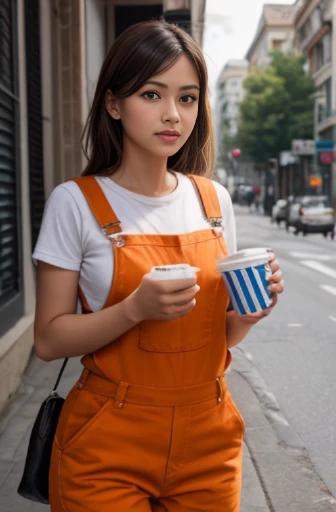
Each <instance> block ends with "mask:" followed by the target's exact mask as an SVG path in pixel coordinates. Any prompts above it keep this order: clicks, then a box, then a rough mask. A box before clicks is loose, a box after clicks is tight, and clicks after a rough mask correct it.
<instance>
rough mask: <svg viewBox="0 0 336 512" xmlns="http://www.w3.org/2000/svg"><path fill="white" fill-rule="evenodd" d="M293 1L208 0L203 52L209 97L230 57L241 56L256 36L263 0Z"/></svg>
mask: <svg viewBox="0 0 336 512" xmlns="http://www.w3.org/2000/svg"><path fill="white" fill-rule="evenodd" d="M266 3H269V4H293V3H295V2H294V0H268V1H264V0H207V1H206V10H205V26H204V35H203V52H204V55H205V58H206V62H207V66H208V72H209V86H210V94H211V99H212V100H213V98H214V94H215V93H214V86H215V82H216V80H217V77H218V75H219V73H220V72H221V70H222V68H223V66H224V64H226V62H227V61H228V60H229V59H243V58H244V57H245V55H246V53H247V50H248V48H249V46H250V44H251V43H252V41H253V38H254V36H255V33H256V30H257V27H258V23H259V19H260V16H261V13H262V6H263V4H266Z"/></svg>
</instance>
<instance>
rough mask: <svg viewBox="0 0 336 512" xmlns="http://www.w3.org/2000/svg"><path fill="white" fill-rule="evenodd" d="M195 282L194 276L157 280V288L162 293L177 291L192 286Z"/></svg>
mask: <svg viewBox="0 0 336 512" xmlns="http://www.w3.org/2000/svg"><path fill="white" fill-rule="evenodd" d="M196 282H197V281H196V277H190V278H187V279H171V280H166V281H157V283H158V284H159V288H160V290H162V292H163V293H179V292H181V291H185V290H188V289H190V288H192V287H193V286H195V284H196Z"/></svg>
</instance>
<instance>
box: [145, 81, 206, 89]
mask: <svg viewBox="0 0 336 512" xmlns="http://www.w3.org/2000/svg"><path fill="white" fill-rule="evenodd" d="M145 85H157V86H158V87H163V88H164V89H168V85H167V84H163V83H162V82H157V81H156V80H148V82H146V83H145V84H144V85H143V86H145ZM187 89H197V90H198V91H199V90H200V88H199V87H198V85H194V84H191V85H182V87H179V90H180V91H186V90H187Z"/></svg>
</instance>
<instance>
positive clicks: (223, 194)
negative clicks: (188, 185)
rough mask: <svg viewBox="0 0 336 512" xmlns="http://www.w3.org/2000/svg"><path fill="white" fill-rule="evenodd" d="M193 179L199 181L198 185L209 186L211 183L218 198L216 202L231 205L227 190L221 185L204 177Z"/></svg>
mask: <svg viewBox="0 0 336 512" xmlns="http://www.w3.org/2000/svg"><path fill="white" fill-rule="evenodd" d="M184 178H185V179H186V178H187V176H184ZM195 178H196V179H197V180H199V182H200V183H202V182H203V183H205V184H209V183H211V184H212V185H213V186H214V188H215V191H216V193H217V197H218V200H219V202H220V203H221V205H222V204H226V203H229V204H230V203H231V196H230V194H229V192H228V190H227V188H225V187H224V186H223V185H222V184H221V183H219V182H218V181H215V180H213V179H211V178H208V177H206V176H195Z"/></svg>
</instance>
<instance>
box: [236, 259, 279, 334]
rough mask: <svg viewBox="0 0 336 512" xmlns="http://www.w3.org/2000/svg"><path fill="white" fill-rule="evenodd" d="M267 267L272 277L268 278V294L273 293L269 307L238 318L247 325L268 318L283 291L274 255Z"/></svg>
mask: <svg viewBox="0 0 336 512" xmlns="http://www.w3.org/2000/svg"><path fill="white" fill-rule="evenodd" d="M269 265H270V268H271V271H272V275H271V276H270V277H269V278H268V281H269V283H270V285H269V290H270V292H272V293H274V295H273V298H272V303H271V305H270V306H269V307H268V308H267V309H264V310H262V311H258V312H257V313H250V314H248V315H242V316H241V317H240V318H241V320H242V321H243V322H245V323H248V324H255V323H257V322H259V320H261V319H262V318H264V317H265V316H268V315H269V314H270V313H271V312H272V310H273V308H274V306H275V305H276V303H277V302H278V294H279V293H282V292H283V290H284V281H283V278H282V272H281V269H280V265H279V263H278V261H277V259H276V256H275V255H274V256H273V257H272V259H271V260H270V261H269Z"/></svg>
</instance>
